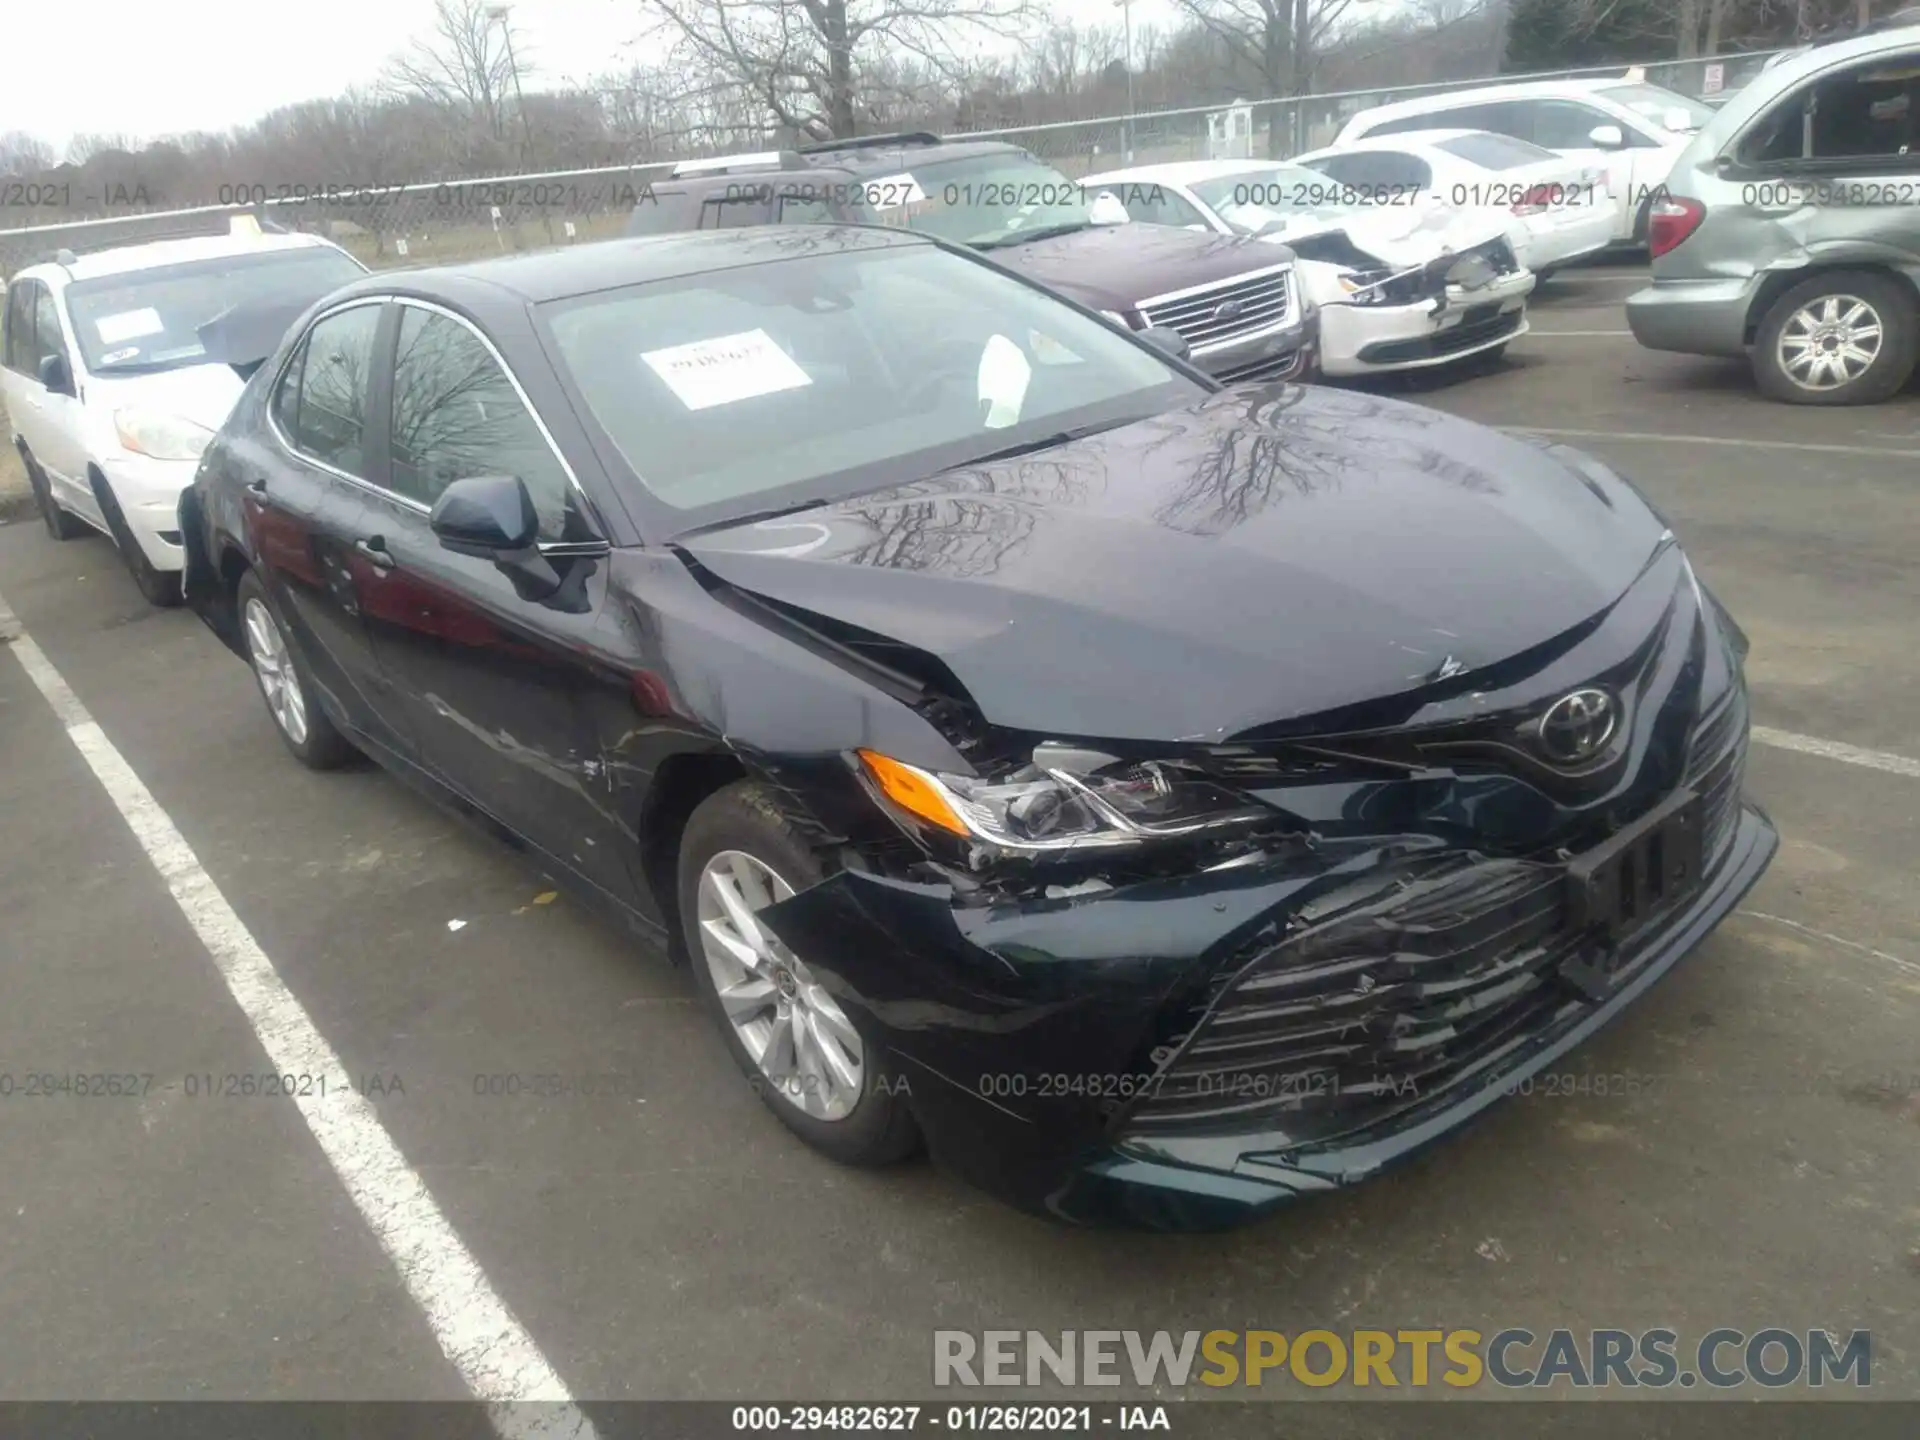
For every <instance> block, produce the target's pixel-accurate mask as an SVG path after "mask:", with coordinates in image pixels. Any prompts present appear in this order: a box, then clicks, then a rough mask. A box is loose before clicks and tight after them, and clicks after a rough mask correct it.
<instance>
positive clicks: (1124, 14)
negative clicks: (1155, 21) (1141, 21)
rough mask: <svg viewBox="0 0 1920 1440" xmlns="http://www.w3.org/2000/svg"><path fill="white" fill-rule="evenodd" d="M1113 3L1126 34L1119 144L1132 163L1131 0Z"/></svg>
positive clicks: (1120, 0) (1128, 160)
mask: <svg viewBox="0 0 1920 1440" xmlns="http://www.w3.org/2000/svg"><path fill="white" fill-rule="evenodd" d="M1113 3H1114V4H1116V5H1118V6H1119V7H1120V16H1121V24H1122V25H1123V26H1124V27H1125V30H1126V36H1127V39H1126V47H1127V48H1126V60H1125V62H1124V63H1125V64H1126V67H1127V118H1126V122H1125V135H1124V138H1123V139H1122V141H1121V144H1122V146H1123V147H1124V148H1125V150H1126V152H1127V158H1126V161H1125V162H1124V163H1126V164H1128V165H1131V164H1132V163H1133V0H1113ZM1108 33H1109V34H1111V33H1112V32H1111V31H1109V32H1108Z"/></svg>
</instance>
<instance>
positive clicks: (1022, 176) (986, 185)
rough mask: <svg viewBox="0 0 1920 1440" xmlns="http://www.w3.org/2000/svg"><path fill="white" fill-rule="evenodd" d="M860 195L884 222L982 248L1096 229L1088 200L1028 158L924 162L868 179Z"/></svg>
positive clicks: (1071, 183) (999, 156)
mask: <svg viewBox="0 0 1920 1440" xmlns="http://www.w3.org/2000/svg"><path fill="white" fill-rule="evenodd" d="M866 190H867V195H868V197H869V198H870V199H871V200H872V201H873V202H874V208H875V209H877V210H878V211H879V212H880V219H881V221H882V222H883V223H885V224H889V225H899V226H904V227H905V228H906V229H909V230H923V231H925V232H926V233H927V234H929V235H938V236H939V237H940V238H941V239H942V240H952V241H955V242H957V243H958V244H961V245H973V246H977V247H979V248H981V249H992V248H994V247H995V246H998V245H1018V244H1020V243H1022V242H1023V241H1027V240H1035V239H1038V238H1040V237H1041V236H1043V235H1059V234H1064V233H1067V232H1069V231H1073V230H1085V229H1087V228H1088V227H1089V226H1091V225H1092V224H1093V223H1094V222H1093V215H1092V200H1093V196H1092V195H1091V194H1090V193H1088V192H1087V191H1086V190H1085V189H1084V188H1083V187H1082V186H1081V185H1080V184H1079V182H1077V181H1074V180H1069V179H1067V177H1066V176H1064V175H1062V174H1061V173H1060V172H1059V171H1058V170H1055V169H1053V168H1052V167H1051V166H1049V165H1042V164H1041V163H1040V162H1039V161H1038V160H1035V159H1033V158H1032V157H1031V156H1027V155H1019V154H1011V153H1006V154H994V155H982V156H980V157H978V158H977V159H972V160H948V161H945V162H934V163H929V164H925V165H920V166H917V167H915V168H914V169H912V170H910V171H903V172H902V173H900V174H897V175H889V176H884V177H882V178H879V179H876V180H871V181H868V182H867V185H866Z"/></svg>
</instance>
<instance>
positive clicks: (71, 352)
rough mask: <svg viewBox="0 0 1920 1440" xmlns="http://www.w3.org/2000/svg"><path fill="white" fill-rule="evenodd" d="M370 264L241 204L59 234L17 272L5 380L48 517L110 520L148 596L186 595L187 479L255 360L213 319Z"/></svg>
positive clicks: (59, 529)
mask: <svg viewBox="0 0 1920 1440" xmlns="http://www.w3.org/2000/svg"><path fill="white" fill-rule="evenodd" d="M364 274H366V267H365V266H364V265H362V264H361V263H360V262H359V261H358V260H355V259H354V258H353V257H352V256H351V255H349V254H347V252H346V251H344V250H342V249H341V248H340V247H339V246H337V245H334V244H331V243H329V242H327V241H325V240H322V239H319V238H318V237H316V236H311V235H268V234H262V233H261V232H260V230H259V229H258V227H257V226H253V225H252V224H251V223H250V221H248V220H245V219H243V220H241V221H237V222H236V223H235V225H234V233H232V234H230V235H220V236H211V237H201V238H195V239H187V240H160V241H154V242H152V243H150V244H145V245H127V246H122V247H120V248H117V249H113V250H101V251H96V252H94V253H92V254H86V255H75V254H73V253H72V252H71V251H67V250H63V251H61V252H60V253H59V254H58V255H57V256H56V257H55V258H54V259H53V260H52V261H49V262H47V263H45V264H38V265H31V266H28V267H27V268H26V269H24V270H21V271H20V272H19V273H18V274H16V275H15V276H14V277H13V279H12V280H11V281H10V282H9V283H8V285H7V289H6V308H5V318H4V332H3V334H0V358H3V359H4V368H0V394H4V396H5V399H6V407H7V416H8V418H9V420H10V421H11V424H12V427H13V443H14V446H15V448H17V449H18V450H19V452H20V458H21V460H22V461H23V462H24V464H25V465H26V470H27V479H28V481H29V482H30V483H31V484H32V486H33V491H34V497H35V499H36V500H37V501H38V502H39V506H40V514H41V516H42V517H43V518H44V519H45V520H46V522H47V529H48V530H49V531H51V532H52V534H53V535H54V537H55V538H56V539H59V540H71V539H73V538H74V537H75V536H78V535H84V534H86V533H87V527H89V526H91V527H92V528H93V529H96V530H99V531H102V532H104V533H105V534H106V535H108V536H109V537H111V538H112V540H113V541H114V543H115V544H116V545H117V546H118V547H119V550H120V553H121V556H122V557H123V558H124V559H125V560H126V562H127V568H128V569H129V570H131V571H132V572H133V578H134V580H135V582H136V583H137V584H138V585H139V587H140V592H141V593H142V594H143V595H145V596H146V597H147V599H148V600H150V601H151V602H152V603H154V604H155V605H176V604H178V603H179V601H180V577H179V571H180V569H181V567H182V565H183V564H184V561H185V552H184V551H183V550H182V549H181V547H180V531H179V521H178V519H177V517H176V513H175V512H176V508H177V506H178V504H179V499H180V492H181V491H182V490H184V489H185V488H186V487H187V486H188V485H189V484H190V483H191V482H192V480H193V472H194V469H195V467H196V465H197V464H198V462H199V458H200V452H201V451H202V450H204V449H205V448H206V445H207V442H208V441H209V440H210V439H212V438H213V432H214V431H216V430H218V429H219V428H220V426H221V424H222V423H224V422H225V420H226V418H227V414H228V412H229V411H230V410H232V409H233V404H234V402H235V401H236V400H238V399H239V398H240V392H241V390H242V388H243V387H244V385H245V383H246V382H245V380H244V378H243V374H242V372H243V371H246V370H248V369H249V367H248V366H245V365H241V364H237V363H229V360H230V359H231V358H232V357H229V356H225V355H223V354H220V353H218V347H217V346H216V347H214V349H213V350H211V351H210V349H209V346H208V344H207V343H206V342H207V336H208V333H210V332H209V326H210V325H213V324H215V323H216V322H224V321H227V320H229V319H230V318H231V317H233V316H234V315H236V314H238V313H252V312H255V311H257V310H264V311H265V312H268V313H270V312H271V310H272V309H273V308H276V307H278V308H281V309H285V308H289V307H291V308H292V309H293V313H294V314H297V313H298V311H299V310H303V309H305V308H306V306H307V304H309V303H311V302H312V301H315V300H318V299H320V298H321V297H322V296H324V295H325V294H327V293H328V292H329V291H332V290H335V289H337V288H339V287H340V286H342V285H345V284H347V283H348V282H350V281H353V280H357V279H358V278H359V277H360V276H362V275H364ZM287 318H288V319H291V318H293V315H292V314H290V315H288V317H287Z"/></svg>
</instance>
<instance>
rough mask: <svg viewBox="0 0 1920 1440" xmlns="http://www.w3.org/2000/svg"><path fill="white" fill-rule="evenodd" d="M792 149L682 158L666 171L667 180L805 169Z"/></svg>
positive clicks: (804, 164)
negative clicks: (752, 171) (690, 176)
mask: <svg viewBox="0 0 1920 1440" xmlns="http://www.w3.org/2000/svg"><path fill="white" fill-rule="evenodd" d="M810 168H811V167H810V166H809V165H808V164H807V162H806V161H805V160H802V159H801V158H800V155H799V152H798V151H794V150H763V151H761V152H760V153H758V154H755V155H720V156H716V157H715V158H714V159H711V160H682V161H680V162H678V163H677V164H676V165H675V166H674V167H673V169H671V170H669V171H668V172H667V178H668V179H669V180H679V179H681V178H683V177H684V176H688V175H732V174H735V173H737V172H739V171H742V170H806V169H810Z"/></svg>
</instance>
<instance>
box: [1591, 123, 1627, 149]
mask: <svg viewBox="0 0 1920 1440" xmlns="http://www.w3.org/2000/svg"><path fill="white" fill-rule="evenodd" d="M1587 139H1589V140H1591V141H1592V142H1593V144H1594V148H1595V149H1598V150H1624V149H1626V148H1627V132H1626V131H1624V130H1622V129H1621V128H1620V127H1619V126H1618V125H1596V126H1594V127H1593V129H1591V130H1589V131H1588V132H1587Z"/></svg>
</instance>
